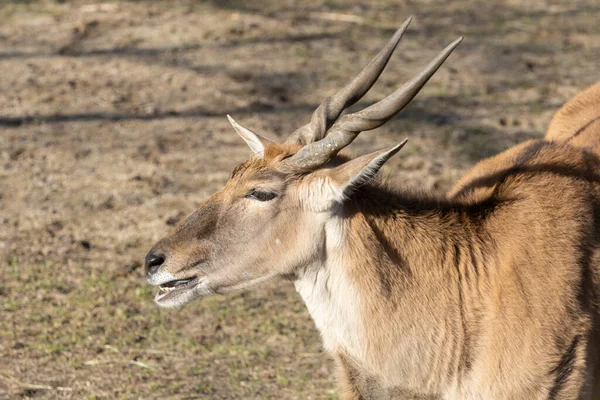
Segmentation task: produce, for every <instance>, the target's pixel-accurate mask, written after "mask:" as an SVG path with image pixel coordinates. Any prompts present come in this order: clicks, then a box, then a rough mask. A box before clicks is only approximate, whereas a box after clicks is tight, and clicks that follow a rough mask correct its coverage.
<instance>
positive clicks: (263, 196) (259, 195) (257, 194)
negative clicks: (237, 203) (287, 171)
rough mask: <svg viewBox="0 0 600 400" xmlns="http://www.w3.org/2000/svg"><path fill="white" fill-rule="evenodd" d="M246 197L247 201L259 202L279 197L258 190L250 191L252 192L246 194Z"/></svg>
mask: <svg viewBox="0 0 600 400" xmlns="http://www.w3.org/2000/svg"><path fill="white" fill-rule="evenodd" d="M244 197H246V198H247V199H253V200H258V201H269V200H273V199H274V198H275V197H277V193H275V192H265V191H262V190H257V189H250V191H249V192H248V193H246V196H244Z"/></svg>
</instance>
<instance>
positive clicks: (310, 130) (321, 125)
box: [286, 17, 412, 144]
mask: <svg viewBox="0 0 600 400" xmlns="http://www.w3.org/2000/svg"><path fill="white" fill-rule="evenodd" d="M410 21H412V17H411V18H409V19H407V20H406V21H405V22H404V23H403V24H402V26H401V27H400V29H398V30H397V31H396V33H394V36H392V38H391V39H390V41H389V42H388V44H387V45H386V46H385V47H384V48H383V49H382V50H381V51H380V52H379V54H377V56H375V58H373V59H372V60H371V62H370V63H369V64H367V66H366V67H365V68H364V69H363V70H362V71H360V73H359V74H358V75H357V76H356V78H354V79H353V80H352V82H350V83H349V84H347V85H346V86H344V88H343V89H342V90H340V91H339V92H337V93H336V94H334V95H333V96H330V97H327V98H326V99H325V100H323V102H322V103H321V104H320V105H319V107H317V109H316V110H315V111H314V112H313V114H312V117H311V119H310V122H309V123H308V124H306V125H304V126H302V127H301V128H298V129H297V130H296V131H294V132H293V133H292V134H291V135H290V136H289V137H288V138H287V140H286V143H294V144H308V143H313V142H316V141H317V140H321V139H322V138H324V137H325V134H326V133H327V130H328V129H329V128H330V127H331V125H332V124H333V123H334V122H335V121H336V120H337V119H338V117H339V116H340V114H341V113H342V112H343V111H344V110H345V109H346V108H348V107H350V106H351V105H353V104H354V103H356V102H357V101H358V100H360V99H361V98H362V97H363V96H364V95H365V93H367V92H368V91H369V89H371V87H372V86H373V85H374V84H375V82H376V81H377V78H379V75H381V73H382V72H383V69H384V68H385V66H386V65H387V63H388V61H389V59H390V57H391V56H392V54H393V53H394V50H395V49H396V46H398V43H400V39H402V35H403V34H404V31H406V28H408V25H409V24H410Z"/></svg>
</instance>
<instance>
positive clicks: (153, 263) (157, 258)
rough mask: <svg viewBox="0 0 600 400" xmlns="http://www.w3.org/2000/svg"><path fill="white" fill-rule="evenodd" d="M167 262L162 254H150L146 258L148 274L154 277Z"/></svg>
mask: <svg viewBox="0 0 600 400" xmlns="http://www.w3.org/2000/svg"><path fill="white" fill-rule="evenodd" d="M164 262H165V256H163V255H162V254H154V253H153V252H150V253H148V255H147V256H146V274H147V275H152V274H153V273H155V272H156V271H158V269H159V268H160V266H161V265H162V264H163V263H164Z"/></svg>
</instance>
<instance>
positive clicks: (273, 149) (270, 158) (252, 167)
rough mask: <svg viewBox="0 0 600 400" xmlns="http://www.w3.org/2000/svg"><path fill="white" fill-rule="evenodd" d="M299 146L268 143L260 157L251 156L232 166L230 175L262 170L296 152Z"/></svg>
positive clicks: (233, 176)
mask: <svg viewBox="0 0 600 400" xmlns="http://www.w3.org/2000/svg"><path fill="white" fill-rule="evenodd" d="M301 147H302V146H300V145H295V144H269V145H267V146H266V147H265V152H264V156H263V157H262V158H255V157H253V158H251V159H249V160H247V161H245V162H243V163H241V164H240V165H238V166H237V167H235V168H234V170H233V172H232V173H231V177H232V178H235V177H236V176H238V175H240V174H243V173H245V172H253V171H254V172H258V171H261V170H264V169H266V168H268V167H269V166H271V165H273V164H275V163H278V162H280V161H281V160H283V159H285V158H287V157H289V156H292V155H294V154H296V152H297V151H298V150H299V149H300V148H301Z"/></svg>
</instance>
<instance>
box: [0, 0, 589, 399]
mask: <svg viewBox="0 0 600 400" xmlns="http://www.w3.org/2000/svg"><path fill="white" fill-rule="evenodd" d="M410 15H413V16H414V17H415V19H414V21H413V23H412V26H411V28H410V29H409V31H408V33H407V34H406V35H405V38H404V39H403V43H402V44H401V45H400V48H399V49H398V50H397V54H396V55H394V57H393V58H392V61H391V62H390V65H389V66H388V68H387V71H386V72H385V73H384V75H383V76H382V78H381V80H380V82H379V84H378V85H377V86H375V88H374V89H373V90H372V92H371V93H369V94H368V96H367V97H366V99H364V100H363V101H361V102H360V104H359V105H358V107H364V106H365V105H366V104H369V103H371V102H373V101H375V100H377V99H379V98H381V97H382V96H384V95H386V94H387V93H389V92H391V91H392V90H393V89H394V88H395V87H397V86H398V85H400V84H401V83H402V82H403V81H404V80H406V79H407V78H409V77H410V76H411V75H412V74H413V73H415V72H416V71H418V70H419V68H420V67H422V66H424V65H425V64H426V63H427V62H428V60H429V59H430V58H431V57H433V56H434V54H436V52H437V51H439V50H440V49H441V48H442V47H443V46H444V45H445V44H447V43H449V42H450V41H451V40H453V39H454V38H456V37H457V36H459V35H463V36H465V41H464V42H463V43H462V44H461V45H460V47H459V48H458V50H457V51H456V52H455V53H454V54H453V55H452V56H451V57H450V59H449V60H448V62H447V63H446V65H445V66H444V67H442V69H441V70H440V71H439V72H438V73H437V75H436V76H435V77H434V78H433V79H432V80H431V82H430V83H429V85H428V86H427V87H426V89H425V90H424V91H423V92H422V93H421V94H420V95H419V96H418V97H417V98H416V99H415V101H414V102H413V104H412V105H411V106H409V107H408V108H407V109H406V110H405V111H404V112H402V113H401V115H400V116H398V117H397V118H396V119H394V120H393V121H391V122H390V123H389V124H388V125H387V126H386V127H385V128H382V129H379V130H377V131H374V132H368V133H365V134H363V135H362V136H361V137H360V138H359V139H358V140H357V141H356V142H355V144H353V145H352V146H351V149H352V151H353V152H354V153H355V154H361V153H365V152H368V151H373V150H374V149H379V148H382V147H384V146H390V145H393V144H395V143H397V142H398V141H400V140H402V139H403V138H404V137H409V138H410V142H409V144H408V145H407V146H406V147H405V149H404V150H402V152H401V153H400V155H399V156H397V157H395V158H394V159H393V161H391V162H390V163H389V167H388V171H391V172H392V173H393V174H395V175H397V176H398V177H399V179H400V182H401V183H402V184H404V185H406V186H413V187H415V186H416V187H421V188H424V189H426V190H437V191H444V190H446V189H448V188H449V187H450V185H451V184H452V182H453V181H455V180H456V179H457V177H458V176H460V174H462V173H463V172H464V171H465V170H466V169H468V168H469V167H470V166H471V165H472V164H473V163H474V162H475V161H476V160H478V159H480V158H482V157H485V156H487V155H490V154H494V153H496V152H498V151H501V150H503V149H505V148H507V147H509V146H511V145H513V144H515V143H518V142H521V141H523V140H526V139H528V138H533V137H540V136H542V135H543V132H544V130H545V128H546V126H547V124H548V122H549V120H550V118H551V116H552V114H553V112H554V111H555V110H556V109H557V108H558V107H559V106H560V105H561V104H562V103H563V102H564V101H566V100H567V99H568V98H569V97H570V96H572V95H574V94H575V93H576V92H577V91H579V90H581V89H583V88H584V87H586V86H587V85H589V84H591V83H593V82H595V81H597V80H598V79H599V78H600V70H599V69H598V62H599V60H600V24H599V23H598V20H599V19H598V18H599V16H600V4H598V2H597V1H595V0H587V1H584V0H581V1H568V2H567V1H564V2H552V1H548V2H547V1H543V0H541V1H528V2H522V1H517V0H506V1H502V2H500V1H499V2H491V1H490V2H478V1H473V0H458V1H453V2H451V3H450V4H447V2H445V1H432V0H427V1H414V0H398V1H390V0H385V1H378V2H373V1H367V0H363V1H351V2H348V1H337V0H334V1H331V0H298V1H294V0H292V1H282V2H279V1H272V2H268V3H267V2H260V1H258V0H257V1H246V2H245V1H237V0H226V1H216V0H215V1H213V2H210V1H207V2H193V1H164V2H159V1H153V2H143V1H132V2H116V3H114V2H113V3H94V2H68V1H56V2H54V1H28V2H21V1H7V0H4V1H3V2H1V3H0V253H1V255H2V258H1V259H0V325H1V328H0V361H1V362H0V398H1V399H4V398H46V399H50V398H52V399H53V398H73V399H81V398H87V399H101V398H145V399H147V398H173V399H190V398H214V399H239V398H252V399H253V398H274V399H324V398H335V391H334V376H333V375H334V373H333V367H332V364H331V362H330V361H329V359H328V357H327V356H326V355H325V354H324V353H323V352H322V350H321V345H320V341H319V337H318V333H317V332H316V330H315V328H314V327H313V324H312V321H311V320H310V318H309V316H308V314H307V312H306V310H305V308H304V305H303V304H302V302H301V300H300V298H299V297H298V295H297V294H296V293H295V292H294V290H293V287H292V286H291V285H290V284H287V283H284V282H276V283H272V284H270V285H268V286H266V287H264V288H262V289H261V290H258V291H255V292H253V293H248V294H239V295H235V296H229V297H226V298H211V299H207V300H203V301H197V302H195V303H193V304H191V305H189V306H187V307H185V308H184V309H182V310H176V311H165V310H160V309H158V308H157V307H156V306H155V305H154V304H153V302H152V297H153V295H154V290H153V289H152V288H150V287H149V286H148V285H147V284H146V283H145V280H144V276H143V268H142V260H143V257H144V255H145V253H146V252H147V250H148V249H149V248H150V246H151V245H152V244H153V243H154V242H155V241H156V240H158V239H159V238H160V237H162V236H163V235H164V234H165V233H167V232H168V231H169V230H170V229H172V227H173V226H174V225H175V224H176V223H177V222H179V221H180V220H182V218H184V217H185V215H187V214H189V213H190V212H191V211H193V210H194V208H195V207H197V206H198V205H199V204H201V203H202V201H203V200H204V199H206V198H207V197H208V196H209V195H210V194H211V193H212V192H213V191H215V190H217V189H218V188H219V187H221V186H222V185H223V183H224V182H225V181H226V179H227V178H228V175H229V173H230V171H231V170H232V168H233V167H234V166H235V165H236V164H238V163H240V162H241V161H243V160H245V159H246V158H247V157H248V156H249V151H248V149H247V148H246V146H245V144H244V143H243V142H242V141H241V140H240V139H239V138H238V137H237V136H236V134H235V133H234V131H233V130H232V129H231V128H230V127H229V125H228V122H227V120H226V118H225V114H228V113H229V114H232V115H233V116H234V117H235V118H236V119H238V120H239V121H240V122H241V123H243V124H244V125H247V126H248V127H251V128H252V129H254V130H256V131H258V132H261V133H263V134H265V135H267V136H270V137H272V138H276V139H277V138H279V139H281V138H283V137H284V136H285V135H287V134H288V133H290V132H291V131H292V130H293V129H294V128H296V127H298V126H300V125H301V124H304V123H305V122H307V121H308V119H309V117H310V113H311V112H312V110H313V109H314V108H315V107H316V105H317V104H318V103H319V101H320V100H321V99H322V98H323V97H324V96H326V95H328V94H331V93H332V91H334V90H335V89H336V88H339V87H341V86H342V85H343V84H344V83H345V82H346V81H347V80H349V79H350V78H351V77H353V76H354V74H355V73H357V72H358V71H359V70H360V68H361V67H362V65H364V64H365V63H366V62H367V61H368V60H369V59H370V57H372V56H373V55H374V54H375V53H376V52H377V51H378V50H379V48H380V47H381V46H382V45H383V44H384V43H385V42H386V41H387V39H388V37H389V36H390V35H391V33H392V32H393V31H394V29H395V28H396V27H398V26H399V25H400V24H401V23H402V22H403V21H404V20H405V19H406V18H407V17H408V16H410Z"/></svg>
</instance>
